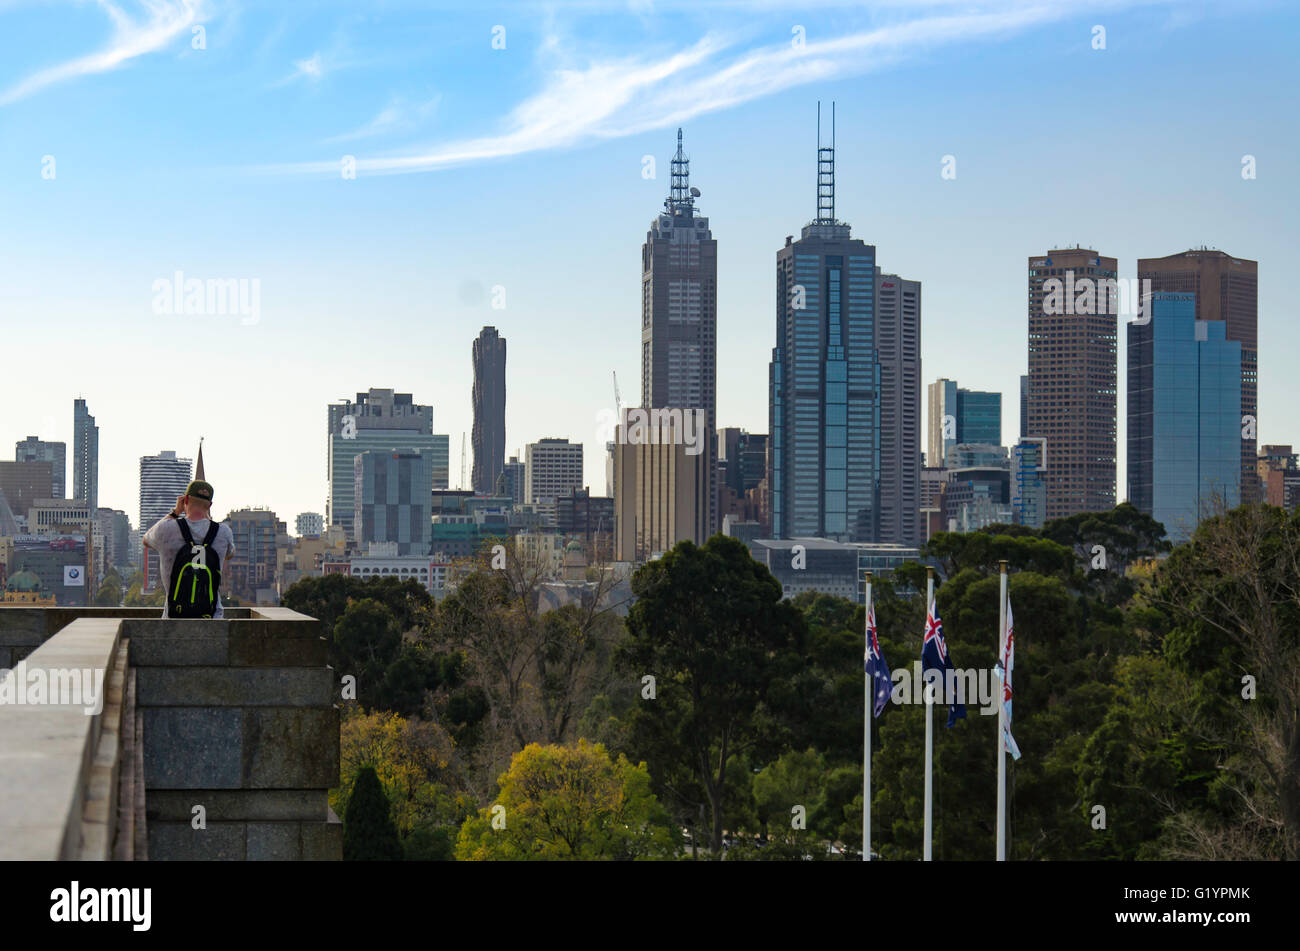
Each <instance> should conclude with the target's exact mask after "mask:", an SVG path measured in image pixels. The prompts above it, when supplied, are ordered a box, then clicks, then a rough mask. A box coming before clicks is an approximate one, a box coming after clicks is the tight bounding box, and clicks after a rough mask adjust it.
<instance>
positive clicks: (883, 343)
mask: <svg viewBox="0 0 1300 951" xmlns="http://www.w3.org/2000/svg"><path fill="white" fill-rule="evenodd" d="M876 292H877V297H876V315H877V316H876V335H877V336H876V339H877V345H876V346H877V352H878V354H879V356H880V532H879V535H878V536H877V538H876V539H875V540H876V541H878V542H882V543H887V544H894V545H906V546H908V547H916V546H918V545H920V544H921V534H922V532H921V524H920V508H921V282H920V281H909V280H905V279H903V278H901V277H899V276H898V275H897V274H882V275H880V277H879V280H878V282H877V285H876ZM960 400H961V391H958V402H959V404H960ZM959 412H960V410H959Z"/></svg>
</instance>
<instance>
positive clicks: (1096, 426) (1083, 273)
mask: <svg viewBox="0 0 1300 951" xmlns="http://www.w3.org/2000/svg"><path fill="white" fill-rule="evenodd" d="M1116 273H1117V272H1116V261H1115V259H1114V258H1107V257H1102V256H1101V255H1099V254H1098V253H1097V252H1096V251H1092V250H1088V249H1085V248H1065V249H1058V250H1052V251H1048V252H1047V254H1046V255H1037V256H1033V257H1030V258H1029V384H1028V385H1029V392H1028V401H1027V402H1028V425H1027V430H1028V431H1027V434H1026V435H1027V437H1037V438H1041V439H1044V440H1046V451H1045V455H1046V460H1047V471H1046V472H1045V473H1044V475H1045V479H1044V482H1045V485H1046V494H1047V499H1046V512H1045V513H1044V517H1045V518H1048V519H1053V518H1064V517H1066V516H1069V515H1074V514H1075V513H1077V512H1103V511H1109V510H1111V509H1112V508H1114V507H1115V467H1116V415H1115V413H1116V386H1117V369H1116V359H1117V357H1116V352H1117V351H1116V334H1117V332H1118V330H1117V324H1118V319H1119V318H1118V295H1117V292H1116V285H1115V280H1116Z"/></svg>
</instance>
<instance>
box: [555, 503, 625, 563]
mask: <svg viewBox="0 0 1300 951" xmlns="http://www.w3.org/2000/svg"><path fill="white" fill-rule="evenodd" d="M555 526H556V529H557V530H558V531H559V532H560V534H561V535H563V536H564V537H565V538H570V539H573V538H577V539H579V540H580V541H581V542H582V547H583V551H584V552H586V555H587V558H588V561H589V562H590V563H591V564H603V563H605V562H608V561H612V560H613V558H614V500H613V499H612V498H606V497H604V496H598V495H597V496H593V495H592V494H591V490H590V489H586V488H582V489H574V490H573V492H571V493H570V494H569V495H562V496H560V497H559V498H558V499H556V500H555Z"/></svg>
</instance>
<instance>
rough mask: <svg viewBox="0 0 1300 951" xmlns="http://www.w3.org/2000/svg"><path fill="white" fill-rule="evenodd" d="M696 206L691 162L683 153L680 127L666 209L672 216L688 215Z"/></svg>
mask: <svg viewBox="0 0 1300 951" xmlns="http://www.w3.org/2000/svg"><path fill="white" fill-rule="evenodd" d="M694 206H695V199H694V198H693V197H691V160H690V159H688V158H687V157H686V153H685V152H683V151H682V130H681V127H680V126H679V127H678V129H677V154H676V155H674V156H673V160H672V176H671V186H670V187H669V190H668V198H667V200H666V201H665V202H664V207H665V208H666V209H668V213H669V214H672V215H676V214H681V213H687V214H689V213H690V212H691V210H692V209H693V208H694Z"/></svg>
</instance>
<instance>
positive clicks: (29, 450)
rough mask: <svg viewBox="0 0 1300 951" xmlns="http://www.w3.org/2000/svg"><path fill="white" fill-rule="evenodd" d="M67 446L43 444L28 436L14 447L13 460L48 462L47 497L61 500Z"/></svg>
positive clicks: (64, 478) (60, 443)
mask: <svg viewBox="0 0 1300 951" xmlns="http://www.w3.org/2000/svg"><path fill="white" fill-rule="evenodd" d="M67 452H68V444H67V443H63V442H45V441H43V440H40V439H37V438H36V437H35V436H28V437H27V438H26V439H24V440H22V441H20V442H19V443H17V445H16V446H15V451H14V459H16V460H17V461H18V462H48V463H50V467H51V483H52V484H51V488H50V495H49V497H50V498H52V499H62V498H64V497H65V495H64V489H65V486H66V480H67V474H68V461H67Z"/></svg>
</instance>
